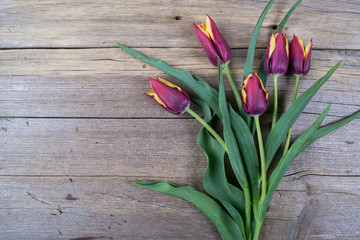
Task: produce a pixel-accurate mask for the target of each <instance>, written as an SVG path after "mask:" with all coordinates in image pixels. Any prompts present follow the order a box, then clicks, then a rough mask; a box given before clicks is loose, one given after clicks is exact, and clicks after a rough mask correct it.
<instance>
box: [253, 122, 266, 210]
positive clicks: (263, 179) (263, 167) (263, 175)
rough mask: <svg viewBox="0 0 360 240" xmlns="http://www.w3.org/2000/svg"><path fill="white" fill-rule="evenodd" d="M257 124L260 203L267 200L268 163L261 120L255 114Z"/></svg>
mask: <svg viewBox="0 0 360 240" xmlns="http://www.w3.org/2000/svg"><path fill="white" fill-rule="evenodd" d="M254 119H255V124H256V133H257V137H258V143H259V152H260V165H261V182H262V186H261V198H260V205H261V204H262V203H263V201H264V200H265V196H266V192H267V190H266V164H265V153H264V143H263V139H262V134H261V128H260V122H259V116H254Z"/></svg>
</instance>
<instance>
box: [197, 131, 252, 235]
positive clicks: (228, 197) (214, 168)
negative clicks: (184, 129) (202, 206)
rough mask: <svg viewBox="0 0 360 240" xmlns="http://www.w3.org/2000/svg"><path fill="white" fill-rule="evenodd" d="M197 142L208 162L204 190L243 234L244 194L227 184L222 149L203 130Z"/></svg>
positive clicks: (223, 151)
mask: <svg viewBox="0 0 360 240" xmlns="http://www.w3.org/2000/svg"><path fill="white" fill-rule="evenodd" d="M197 141H198V144H199V146H200V148H201V149H202V150H203V152H204V153H205V154H206V157H207V161H208V165H207V169H206V172H205V176H204V188H205V190H206V191H207V192H208V193H209V194H210V195H211V196H213V197H214V198H216V199H218V200H219V201H220V202H221V203H222V204H223V206H224V207H225V208H226V210H227V211H228V212H229V214H230V215H231V217H232V218H233V219H234V220H235V222H236V223H237V224H238V226H239V228H240V229H241V231H242V232H244V231H245V230H244V223H243V218H242V216H245V200H244V194H243V192H242V191H241V190H240V189H238V188H236V187H234V186H232V185H230V184H229V183H228V180H227V178H226V173H225V166H224V156H225V150H224V148H223V147H222V146H221V144H220V143H219V142H218V141H217V140H216V139H215V138H213V137H212V136H211V135H210V134H209V133H208V132H207V131H206V129H205V128H203V129H201V131H200V133H199V135H198V140H197Z"/></svg>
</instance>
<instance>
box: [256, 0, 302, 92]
mask: <svg viewBox="0 0 360 240" xmlns="http://www.w3.org/2000/svg"><path fill="white" fill-rule="evenodd" d="M301 2H302V0H299V1H297V2H296V3H295V5H294V6H293V7H292V8H290V10H289V11H288V13H287V14H286V15H285V17H284V18H283V19H282V21H281V22H280V24H279V26H277V28H276V30H275V33H277V32H279V31H280V30H282V29H283V28H284V27H285V24H286V23H287V21H288V19H289V18H290V16H291V14H292V13H293V12H294V11H295V9H296V8H297V7H298V6H299V4H300V3H301ZM265 55H266V53H265V54H264V56H263V58H262V61H261V64H260V69H259V72H258V76H259V77H260V79H261V80H262V82H263V84H264V86H266V80H267V76H268V74H267V72H266V71H265V67H264V62H265Z"/></svg>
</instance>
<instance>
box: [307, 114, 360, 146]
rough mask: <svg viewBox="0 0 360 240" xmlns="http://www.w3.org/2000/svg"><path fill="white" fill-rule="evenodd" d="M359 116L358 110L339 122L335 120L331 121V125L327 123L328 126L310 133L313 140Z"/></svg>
mask: <svg viewBox="0 0 360 240" xmlns="http://www.w3.org/2000/svg"><path fill="white" fill-rule="evenodd" d="M358 117H360V111H358V112H356V113H354V114H353V115H351V116H349V117H347V118H345V119H343V120H341V121H339V122H336V123H333V124H331V125H328V126H325V127H322V128H320V129H318V130H316V131H315V132H314V133H313V134H312V136H311V137H312V138H313V140H314V141H315V140H316V139H318V138H320V137H322V136H325V135H326V134H328V133H331V132H332V131H334V130H336V129H338V128H339V127H342V126H344V125H345V124H347V123H349V122H351V121H352V120H354V119H356V118H358Z"/></svg>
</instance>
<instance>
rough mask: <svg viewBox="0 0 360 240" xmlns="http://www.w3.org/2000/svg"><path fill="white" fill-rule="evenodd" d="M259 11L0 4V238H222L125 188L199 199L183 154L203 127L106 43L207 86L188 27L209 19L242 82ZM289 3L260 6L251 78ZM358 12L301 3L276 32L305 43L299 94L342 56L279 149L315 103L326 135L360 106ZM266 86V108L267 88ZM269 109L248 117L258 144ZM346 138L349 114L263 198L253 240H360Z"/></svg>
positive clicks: (287, 89)
mask: <svg viewBox="0 0 360 240" xmlns="http://www.w3.org/2000/svg"><path fill="white" fill-rule="evenodd" d="M267 2H268V1H265V0H243V1H233V0H226V1H212V0H201V1H195V0H183V1H178V0H152V1H150V0H136V1H124V0H121V1H115V0H103V1H97V2H96V1H86V0H76V1H55V0H47V1H35V0H29V1H24V0H18V1H9V0H1V1H0V233H1V235H0V239H6V240H18V239H40V240H41V239H72V240H81V239H82V240H92V239H209V240H210V239H214V240H215V239H220V236H219V234H218V232H217V230H216V228H215V226H214V225H213V224H212V223H211V222H210V221H209V220H208V219H207V218H206V216H205V215H204V214H203V213H201V212H200V211H199V210H198V209H197V208H195V207H194V206H193V205H191V204H190V203H188V202H186V201H184V200H181V199H179V198H175V197H172V196H168V195H165V194H159V193H155V192H152V191H148V190H144V189H141V188H139V187H136V186H134V185H133V184H132V183H131V181H134V180H168V181H171V182H173V183H176V184H179V185H187V186H192V187H195V188H197V189H199V190H201V191H204V189H203V187H202V177H203V175H204V172H205V169H206V158H205V156H204V154H203V153H202V152H201V150H200V148H199V147H198V146H197V145H196V133H197V132H198V131H199V129H200V128H201V126H200V124H199V123H198V122H196V121H195V120H194V119H192V118H190V116H189V115H186V114H184V115H181V116H174V115H171V114H169V113H168V112H166V111H165V110H163V109H161V108H160V107H159V106H158V105H157V104H156V103H154V102H153V101H152V100H151V99H149V98H148V97H146V96H145V95H144V93H145V92H146V91H148V90H149V89H150V86H149V83H148V80H147V77H150V76H152V77H154V76H162V77H165V78H167V79H169V80H171V81H174V79H172V78H171V77H168V76H167V75H166V74H163V73H162V72H160V71H158V70H156V69H154V68H152V67H151V66H149V65H147V64H144V63H142V62H140V61H139V60H136V59H133V58H132V57H131V56H129V55H128V54H126V53H125V52H124V51H122V50H120V49H119V48H118V47H116V46H115V45H114V43H113V41H114V40H116V41H119V42H121V43H123V44H125V45H127V46H130V47H135V48H136V49H137V50H138V51H140V52H142V53H144V54H146V55H149V56H152V57H158V58H161V59H163V60H165V61H167V62H168V63H169V64H170V65H171V66H174V67H177V68H184V69H186V70H188V71H190V72H191V73H192V74H196V75H198V76H200V77H202V78H204V79H206V80H207V81H208V82H209V83H210V84H211V85H213V86H215V88H217V85H218V83H217V81H218V80H217V76H216V74H217V71H216V69H215V68H214V67H213V66H212V65H210V64H209V62H208V60H207V58H206V55H205V53H204V51H203V50H202V49H201V46H200V43H199V42H198V40H197V38H196V36H195V34H194V31H193V25H192V24H193V23H201V22H204V20H205V16H206V14H209V15H210V16H211V17H212V18H213V19H214V20H215V21H216V23H217V25H218V27H219V29H220V31H221V32H222V33H223V35H224V36H225V38H226V39H227V40H228V42H229V44H230V46H231V48H232V53H233V59H232V61H231V64H230V68H231V71H232V73H233V76H234V78H235V80H236V83H237V84H238V85H240V77H241V74H242V69H243V66H244V63H245V58H246V53H247V47H248V43H249V40H250V37H251V33H252V30H253V27H254V25H255V23H256V21H257V18H258V17H259V15H260V14H261V11H262V9H263V8H264V7H265V5H266V4H267ZM294 3H295V1H286V0H279V1H275V3H274V4H273V7H272V8H271V10H270V12H269V14H268V15H267V17H266V19H265V21H264V24H263V26H262V28H261V32H260V35H259V39H258V41H257V51H256V55H255V63H254V66H256V69H257V68H258V66H259V64H260V59H261V57H262V55H263V54H264V52H265V48H266V46H267V38H268V36H269V35H270V33H271V32H272V31H273V29H274V28H275V26H276V25H277V24H278V23H279V22H280V21H281V19H282V17H283V16H284V15H285V13H286V12H287V11H288V9H289V8H290V7H291V6H292V5H293V4H294ZM359 14H360V8H359V2H358V1H356V0H339V1H335V0H330V1H326V0H319V1H315V0H307V1H303V3H302V4H301V5H300V6H299V7H298V9H297V10H296V11H295V12H294V14H293V15H292V17H291V18H290V20H289V22H288V24H287V25H286V28H285V29H284V32H285V33H286V34H287V36H288V38H289V40H291V39H292V35H293V33H295V34H296V35H298V36H300V37H301V38H303V40H304V41H306V42H307V41H308V40H309V39H312V40H313V43H314V50H313V52H312V67H311V71H310V72H309V74H308V75H306V76H305V77H303V78H302V79H301V82H300V86H299V93H303V92H304V91H305V90H306V89H307V88H309V87H310V86H311V85H312V84H313V83H314V82H315V81H316V80H317V79H319V78H320V77H321V76H323V75H324V74H325V73H326V72H327V71H328V70H329V69H330V68H331V67H332V66H334V65H335V64H336V63H337V62H338V61H341V60H342V61H343V62H342V65H341V67H340V68H339V69H338V70H337V71H336V72H335V74H334V75H333V76H332V77H331V78H330V79H329V80H328V82H327V83H326V84H325V85H324V86H323V87H322V88H321V89H320V91H319V92H318V94H317V95H316V96H315V97H314V98H313V99H312V101H311V102H310V104H309V105H308V107H307V108H306V109H305V111H304V114H302V115H301V117H300V118H299V120H298V121H297V122H296V124H295V126H294V129H293V135H292V139H295V138H296V137H297V136H299V135H300V134H301V133H302V132H304V131H305V129H306V128H307V127H309V126H310V125H311V123H312V122H313V121H314V120H315V119H316V118H317V117H318V115H319V114H320V113H321V112H322V111H323V109H324V108H325V107H326V106H327V105H328V104H332V108H331V110H330V112H329V116H328V117H327V118H326V120H325V122H324V124H325V125H326V124H329V123H331V122H334V121H338V120H340V119H342V118H343V117H345V116H348V115H350V114H352V113H354V112H356V111H359V108H360V96H359V92H360V71H359V69H360V51H359V50H360V33H359V31H358V29H360V21H359ZM174 82H176V81H174ZM293 86H294V79H293V78H290V77H288V76H282V77H280V79H279V87H278V88H279V96H280V103H281V104H280V106H279V111H280V112H284V111H285V110H286V109H287V108H288V107H289V105H290V101H291V94H292V88H293ZM225 88H226V93H227V94H228V99H231V98H232V94H231V89H230V86H229V85H228V83H226V86H225ZM185 89H186V88H185ZM267 90H268V91H269V92H270V98H271V96H272V94H271V92H272V81H271V79H270V78H269V79H268V84H267ZM192 107H193V108H194V110H195V111H196V112H198V113H199V114H201V111H200V109H199V108H198V107H197V106H196V105H192ZM271 111H272V99H270V104H269V109H268V113H266V114H264V115H263V116H262V117H261V121H262V129H263V132H264V136H265V138H266V136H267V134H268V133H269V126H270V121H271V114H270V113H271ZM359 133H360V119H356V120H354V121H353V122H351V123H350V124H348V125H346V126H345V127H343V128H341V129H338V130H336V131H334V132H333V133H331V134H329V135H328V136H326V137H324V138H321V139H319V140H317V141H316V142H314V143H313V144H312V145H311V146H310V147H309V148H308V149H307V150H306V151H305V152H304V153H302V154H300V155H299V156H298V157H297V158H296V159H295V160H294V162H293V163H292V164H291V166H290V167H289V169H288V171H287V172H286V174H285V177H284V179H283V180H282V181H281V183H280V185H279V186H278V188H277V190H276V192H275V194H274V197H273V199H272V201H271V203H270V206H269V209H268V212H267V214H266V219H265V222H264V225H263V227H262V230H261V239H262V240H289V239H293V240H303V239H306V240H335V239H341V240H358V239H360V227H359V221H358V219H359V218H360V209H359V206H360V188H359V185H360V154H359V151H358V149H360V134H359Z"/></svg>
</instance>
